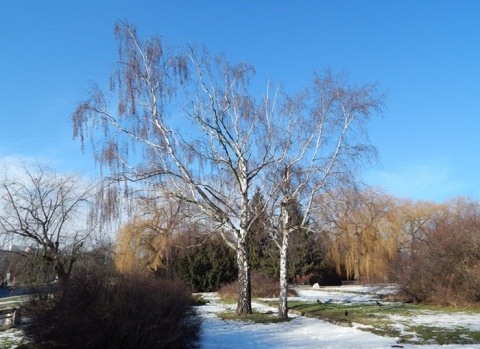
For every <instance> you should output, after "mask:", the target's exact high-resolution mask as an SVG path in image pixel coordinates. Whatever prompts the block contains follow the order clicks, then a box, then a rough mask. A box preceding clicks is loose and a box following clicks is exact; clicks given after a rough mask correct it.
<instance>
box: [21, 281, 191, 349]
mask: <svg viewBox="0 0 480 349" xmlns="http://www.w3.org/2000/svg"><path fill="white" fill-rule="evenodd" d="M192 304H193V303H192V298H191V294H190V293H189V292H187V290H186V289H185V287H184V286H183V285H181V284H179V283H178V282H175V281H172V280H162V281H160V280H158V279H153V278H151V277H150V278H148V277H140V276H135V277H132V276H124V275H123V276H116V277H112V276H108V275H102V274H100V273H93V274H92V273H91V274H87V273H82V274H81V275H76V276H74V277H72V279H71V280H70V282H69V283H68V284H67V285H66V286H64V287H62V289H57V290H56V291H55V292H54V293H53V294H49V293H38V294H37V295H36V296H34V297H32V300H31V301H30V303H29V304H28V306H27V307H26V314H27V316H28V317H30V318H31V320H32V321H31V323H30V324H29V325H28V326H27V328H26V330H25V331H26V334H27V336H28V337H29V338H30V339H31V340H32V341H33V342H34V343H36V344H38V345H39V346H40V347H42V348H52V347H55V348H69V349H76V348H103V349H105V348H117V349H118V348H125V349H127V348H137V349H138V348H192V346H194V344H195V341H196V340H197V339H198V335H199V329H200V321H199V320H198V318H197V317H196V316H195V311H194V309H193V308H192Z"/></svg>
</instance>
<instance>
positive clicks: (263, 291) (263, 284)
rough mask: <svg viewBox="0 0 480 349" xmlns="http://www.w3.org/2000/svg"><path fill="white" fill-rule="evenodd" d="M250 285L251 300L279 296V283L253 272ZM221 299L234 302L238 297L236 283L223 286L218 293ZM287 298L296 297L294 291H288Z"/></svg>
mask: <svg viewBox="0 0 480 349" xmlns="http://www.w3.org/2000/svg"><path fill="white" fill-rule="evenodd" d="M250 281H251V284H252V298H275V297H278V296H279V294H280V284H279V281H278V280H276V279H274V278H271V277H269V276H265V275H263V274H261V273H258V272H255V271H253V272H252V273H251V278H250ZM218 293H219V295H220V297H221V298H222V299H228V300H235V299H237V296H238V282H237V281H235V282H232V283H229V284H226V285H223V286H222V287H221V288H220V290H219V291H218ZM288 293H289V296H296V295H297V294H296V292H295V290H291V289H289V290H288Z"/></svg>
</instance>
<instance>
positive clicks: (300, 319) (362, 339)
mask: <svg viewBox="0 0 480 349" xmlns="http://www.w3.org/2000/svg"><path fill="white" fill-rule="evenodd" d="M393 291H394V288H392V287H383V288H378V287H362V286H346V287H345V286H342V287H336V288H335V287H331V288H321V289H313V288H309V289H307V288H302V289H300V290H299V291H298V292H299V296H298V297H290V298H289V299H291V300H294V299H299V300H304V301H309V302H316V300H317V299H318V300H320V301H322V302H326V301H327V302H337V303H346V304H349V303H374V302H375V300H379V299H380V297H379V295H380V294H388V293H392V292H393ZM204 297H205V298H206V299H208V300H209V303H207V304H206V305H204V306H200V307H198V311H199V313H200V315H201V316H202V318H203V324H202V339H201V343H200V346H201V348H202V349H222V348H225V349H237V348H238V349H240V348H242V349H244V348H256V349H264V348H265V349H266V348H268V349H275V348H282V349H287V348H298V349H308V348H315V349H317V348H342V349H343V348H345V349H346V348H352V349H353V348H355V349H362V348H365V349H375V348H399V347H401V348H405V349H409V348H410V349H413V348H415V349H440V348H441V349H469V348H478V349H480V344H475V345H469V344H465V345H462V344H454V345H453V344H452V345H439V344H428V345H414V344H403V343H402V344H399V343H397V339H396V338H388V337H382V336H378V335H375V334H373V333H370V332H365V331H361V330H359V329H358V328H357V327H356V326H353V327H343V326H338V325H334V324H331V323H329V322H326V321H323V320H319V319H313V318H308V317H304V316H297V315H290V317H291V318H292V320H291V321H288V322H283V323H276V324H258V323H253V322H244V321H234V320H222V319H220V318H219V317H218V316H217V315H216V314H218V313H219V312H223V311H226V310H228V309H230V310H234V309H235V306H236V305H234V304H224V303H220V302H219V300H220V298H219V297H218V294H216V293H206V294H204ZM252 306H253V309H254V311H259V312H266V311H272V312H273V316H275V313H276V309H275V308H274V307H268V306H266V305H263V304H260V303H256V302H253V303H252ZM395 320H398V322H399V327H400V328H402V324H401V322H405V321H410V322H412V323H418V324H431V325H435V326H439V327H442V326H443V327H454V326H455V327H464V328H470V329H474V330H480V315H479V314H468V313H456V314H442V315H438V314H437V313H435V312H426V311H425V312H421V313H419V314H418V315H413V316H412V317H409V318H404V317H401V316H398V318H395Z"/></svg>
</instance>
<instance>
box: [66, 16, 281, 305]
mask: <svg viewBox="0 0 480 349" xmlns="http://www.w3.org/2000/svg"><path fill="white" fill-rule="evenodd" d="M115 32H116V35H117V39H118V41H119V63H118V64H117V70H116V72H115V73H114V75H113V77H112V84H111V91H112V92H117V93H118V105H117V107H116V108H113V109H112V108H110V107H109V105H108V103H107V96H105V94H104V92H103V91H101V90H100V89H99V88H97V87H95V88H93V90H92V93H91V98H90V99H89V100H88V101H85V102H84V103H82V104H81V105H80V106H79V107H78V109H77V110H76V112H75V113H74V115H73V123H74V135H75V136H77V137H80V138H81V140H82V142H83V141H84V136H85V135H86V134H87V133H88V134H90V136H93V138H96V137H98V138H100V139H101V142H100V148H96V149H94V152H95V156H96V158H97V160H98V161H99V162H100V163H101V164H103V165H105V166H106V167H108V168H109V169H110V171H111V173H110V175H111V177H112V178H114V179H115V180H117V181H126V182H130V183H133V182H135V183H139V182H142V183H148V185H152V184H153V185H156V184H158V183H160V184H161V185H162V187H163V190H167V191H169V192H170V195H171V197H176V198H180V199H182V200H185V201H186V202H189V203H192V204H195V205H197V206H198V207H199V208H200V209H201V210H202V211H203V212H204V214H205V215H206V217H208V219H210V220H211V221H212V222H215V224H216V231H217V232H219V233H220V234H221V235H222V237H223V238H224V240H225V242H226V243H227V244H228V245H229V246H230V247H232V248H233V249H235V251H236V256H237V264H238V270H239V273H238V279H239V297H238V306H237V312H238V313H239V314H245V313H251V294H250V293H251V291H250V287H251V286H250V276H249V275H250V270H249V264H248V248H247V239H246V237H247V230H248V225H249V222H250V219H249V216H248V211H249V201H250V197H251V195H252V193H251V192H252V189H251V186H252V183H253V182H254V180H255V178H257V177H258V176H259V175H260V173H261V172H262V170H263V169H264V168H265V167H266V166H268V165H269V164H271V163H275V162H277V161H278V159H279V158H281V157H282V156H283V155H284V154H283V153H282V150H283V148H282V147H280V145H279V143H278V142H277V139H276V138H275V135H276V134H278V133H279V128H278V127H277V126H276V124H275V122H277V121H278V120H273V119H272V115H271V110H270V109H269V108H270V107H271V100H270V99H269V97H268V96H267V97H266V98H264V99H263V100H262V101H261V102H256V101H255V100H254V99H253V98H252V97H251V95H250V93H249V91H248V83H249V78H250V77H251V76H252V74H253V68H252V67H251V66H249V65H247V64H244V63H241V64H237V65H231V64H230V63H229V62H228V61H227V60H226V59H225V58H224V57H223V56H218V57H210V56H209V55H208V53H206V52H205V51H200V50H198V49H195V48H192V47H188V48H185V49H182V50H180V49H176V50H175V49H173V48H170V47H166V45H164V44H163V42H162V40H161V39H160V38H158V37H155V38H151V39H149V40H147V41H146V42H141V41H140V39H139V38H138V37H137V34H136V31H135V28H134V27H132V26H129V25H127V24H123V23H122V24H118V25H117V26H116V29H115ZM183 92H185V93H183ZM99 131H103V132H99ZM135 151H136V153H135ZM136 154H141V157H140V158H139V157H138V155H136ZM106 197H107V198H111V197H112V196H111V195H107V196H106ZM111 202H112V201H111V200H107V203H111ZM110 208H112V207H111V206H110Z"/></svg>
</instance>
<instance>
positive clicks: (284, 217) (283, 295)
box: [278, 199, 290, 319]
mask: <svg viewBox="0 0 480 349" xmlns="http://www.w3.org/2000/svg"><path fill="white" fill-rule="evenodd" d="M288 204H289V203H288V199H284V200H283V201H282V204H281V221H280V222H281V227H280V229H281V233H282V241H281V245H280V295H279V298H278V317H280V318H284V319H286V318H288V278H287V262H288V252H287V249H288V237H289V233H290V231H289V226H288V225H289V222H290V217H289V213H288Z"/></svg>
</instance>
